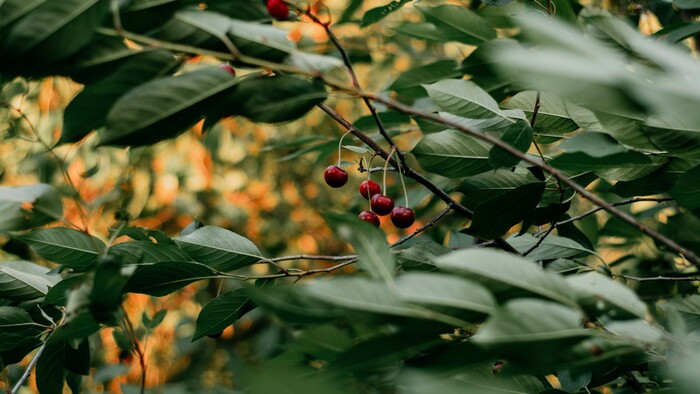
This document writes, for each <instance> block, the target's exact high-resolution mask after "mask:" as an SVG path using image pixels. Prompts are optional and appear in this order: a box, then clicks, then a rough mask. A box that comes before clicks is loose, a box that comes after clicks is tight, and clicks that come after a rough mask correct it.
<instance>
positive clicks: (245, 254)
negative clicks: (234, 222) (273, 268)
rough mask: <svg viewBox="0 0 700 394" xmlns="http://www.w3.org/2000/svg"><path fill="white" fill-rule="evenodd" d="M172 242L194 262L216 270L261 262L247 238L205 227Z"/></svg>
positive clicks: (254, 247) (227, 269) (217, 228)
mask: <svg viewBox="0 0 700 394" xmlns="http://www.w3.org/2000/svg"><path fill="white" fill-rule="evenodd" d="M175 242H177V244H178V245H179V246H180V248H182V250H184V251H185V252H186V253H187V254H188V255H190V257H192V258H193V259H194V260H195V261H197V262H199V263H202V264H206V265H207V266H209V267H212V268H214V269H216V270H218V271H224V272H226V271H233V270H236V269H238V268H242V267H245V266H248V265H251V264H254V263H256V262H257V261H260V260H261V259H263V257H262V256H261V255H260V251H259V250H258V248H257V247H256V246H255V245H254V244H253V243H252V242H251V241H250V240H249V239H247V238H245V237H242V236H240V235H238V234H236V233H234V232H232V231H229V230H226V229H224V228H221V227H215V226H205V227H202V228H199V229H197V230H196V231H195V232H193V233H192V234H189V235H186V236H184V237H178V238H176V239H175Z"/></svg>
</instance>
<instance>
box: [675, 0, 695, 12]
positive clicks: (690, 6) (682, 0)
mask: <svg viewBox="0 0 700 394" xmlns="http://www.w3.org/2000/svg"><path fill="white" fill-rule="evenodd" d="M673 5H675V6H676V7H678V8H679V9H681V10H694V9H698V8H700V1H698V0H674V2H673Z"/></svg>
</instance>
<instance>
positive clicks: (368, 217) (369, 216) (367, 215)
mask: <svg viewBox="0 0 700 394" xmlns="http://www.w3.org/2000/svg"><path fill="white" fill-rule="evenodd" d="M357 217H358V218H359V219H360V220H362V221H363V222H367V223H372V224H373V225H374V227H379V225H380V224H381V223H380V222H379V216H377V214H376V213H374V212H371V211H362V212H360V214H359V215H358V216H357Z"/></svg>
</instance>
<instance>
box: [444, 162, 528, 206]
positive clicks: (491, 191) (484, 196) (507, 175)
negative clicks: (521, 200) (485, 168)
mask: <svg viewBox="0 0 700 394" xmlns="http://www.w3.org/2000/svg"><path fill="white" fill-rule="evenodd" d="M538 182H540V181H539V180H538V179H537V178H535V177H534V176H533V175H532V174H531V173H530V172H526V173H520V172H512V171H509V170H494V171H489V172H485V173H483V174H479V175H474V176H470V177H468V178H466V179H465V180H464V181H463V182H462V183H461V184H460V185H459V187H458V190H459V191H460V192H461V193H462V194H463V197H462V203H463V204H466V205H467V206H468V207H470V208H474V207H475V206H477V205H478V204H481V203H483V202H486V201H488V200H490V199H492V198H496V197H498V196H500V195H502V194H504V193H508V192H510V191H512V190H515V189H517V188H518V187H521V186H524V185H528V184H532V183H538Z"/></svg>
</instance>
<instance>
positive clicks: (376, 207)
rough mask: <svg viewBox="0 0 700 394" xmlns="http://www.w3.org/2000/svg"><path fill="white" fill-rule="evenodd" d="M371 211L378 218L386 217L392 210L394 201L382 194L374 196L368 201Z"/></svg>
mask: <svg viewBox="0 0 700 394" xmlns="http://www.w3.org/2000/svg"><path fill="white" fill-rule="evenodd" d="M370 206H371V207H372V210H373V211H374V212H375V213H376V214H377V215H379V216H384V215H388V214H389V213H391V210H392V209H393V208H394V200H393V199H392V198H391V197H389V196H385V195H383V194H375V195H373V196H372V198H371V199H370Z"/></svg>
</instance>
